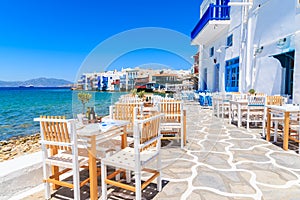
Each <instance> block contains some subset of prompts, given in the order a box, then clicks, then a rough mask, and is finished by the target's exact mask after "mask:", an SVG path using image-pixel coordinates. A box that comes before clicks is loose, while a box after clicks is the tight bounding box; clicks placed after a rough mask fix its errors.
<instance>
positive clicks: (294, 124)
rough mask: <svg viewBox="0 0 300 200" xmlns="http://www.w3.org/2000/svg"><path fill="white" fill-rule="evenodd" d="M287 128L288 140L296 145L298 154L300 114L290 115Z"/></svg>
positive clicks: (299, 146) (299, 145)
mask: <svg viewBox="0 0 300 200" xmlns="http://www.w3.org/2000/svg"><path fill="white" fill-rule="evenodd" d="M289 126H290V133H289V139H290V140H292V141H294V142H297V143H298V148H299V150H298V151H299V152H300V113H293V114H291V116H290V125H289Z"/></svg>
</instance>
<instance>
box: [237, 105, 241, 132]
mask: <svg viewBox="0 0 300 200" xmlns="http://www.w3.org/2000/svg"><path fill="white" fill-rule="evenodd" d="M241 118H242V117H241V104H238V122H237V125H238V127H241V121H242V120H241Z"/></svg>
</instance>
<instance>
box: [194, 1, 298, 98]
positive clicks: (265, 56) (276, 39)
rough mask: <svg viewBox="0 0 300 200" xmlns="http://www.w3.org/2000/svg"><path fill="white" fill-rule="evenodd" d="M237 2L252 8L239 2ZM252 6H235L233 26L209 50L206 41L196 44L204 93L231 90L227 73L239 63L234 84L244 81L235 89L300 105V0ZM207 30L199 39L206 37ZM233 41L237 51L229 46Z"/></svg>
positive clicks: (210, 42) (231, 24) (220, 32)
mask: <svg viewBox="0 0 300 200" xmlns="http://www.w3.org/2000/svg"><path fill="white" fill-rule="evenodd" d="M237 1H239V2H249V1H247V0H234V2H237ZM207 2H211V1H205V0H204V1H203V3H202V4H207ZM252 2H253V5H252V6H231V8H230V24H229V25H228V26H227V27H226V29H223V30H222V31H219V32H218V34H217V37H214V38H207V41H209V42H208V43H205V44H204V42H203V38H202V40H201V41H200V40H198V41H197V38H192V44H196V45H198V46H199V52H200V56H199V76H200V77H199V78H200V81H199V88H200V89H209V90H211V91H220V92H224V91H228V90H230V87H228V84H229V83H231V81H228V75H227V76H226V73H227V74H228V70H229V67H230V65H232V63H233V62H230V61H231V60H232V59H235V58H238V59H239V60H237V61H236V62H239V64H238V75H237V74H234V71H233V72H232V73H230V75H231V77H230V80H231V79H232V82H234V80H235V78H236V77H233V76H239V78H238V87H236V88H233V87H232V88H233V89H237V90H238V91H239V92H247V91H248V90H249V89H251V88H254V89H255V90H256V91H257V92H264V93H266V94H267V95H276V94H281V95H287V94H289V95H290V97H291V98H292V99H293V102H294V103H300V66H299V65H300V5H299V0H288V1H282V0H253V1H252ZM201 8H202V9H203V6H202V7H201ZM200 10H201V9H200ZM202 12H203V11H201V13H202ZM202 14H203V13H202ZM206 28H207V26H204V28H203V29H202V30H201V31H200V32H199V33H198V34H199V35H200V36H201V33H202V32H203V30H204V31H207V30H205V29H206ZM217 28H218V26H217V25H216V26H215V27H214V29H211V30H210V31H211V32H213V31H218V29H217ZM199 35H198V36H199ZM211 35H214V34H211ZM230 35H232V45H230V46H228V41H227V40H228V37H229V36H230ZM198 38H200V37H198ZM212 48H213V49H212ZM212 52H213V53H212ZM226 70H227V71H226ZM216 77H217V78H216ZM226 80H227V81H226ZM205 87H206V88H205ZM228 88H229V89H228Z"/></svg>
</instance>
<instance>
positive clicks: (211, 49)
mask: <svg viewBox="0 0 300 200" xmlns="http://www.w3.org/2000/svg"><path fill="white" fill-rule="evenodd" d="M299 1H300V0H299ZM214 53H215V48H214V47H212V48H210V51H209V56H210V57H213V56H214Z"/></svg>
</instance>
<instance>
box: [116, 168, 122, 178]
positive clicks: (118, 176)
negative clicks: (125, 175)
mask: <svg viewBox="0 0 300 200" xmlns="http://www.w3.org/2000/svg"><path fill="white" fill-rule="evenodd" d="M119 169H120V168H118V167H116V171H117V170H119ZM115 179H116V181H119V180H120V179H121V176H120V174H117V175H116V177H115Z"/></svg>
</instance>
